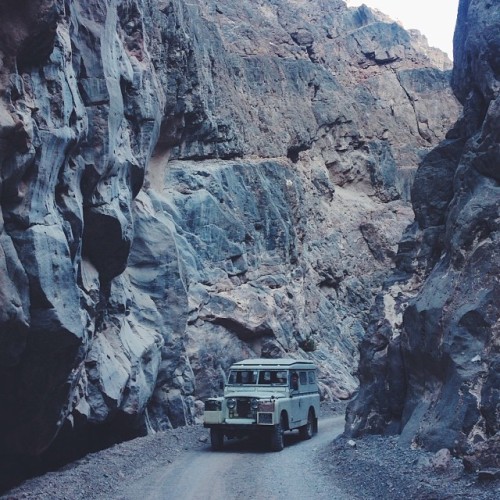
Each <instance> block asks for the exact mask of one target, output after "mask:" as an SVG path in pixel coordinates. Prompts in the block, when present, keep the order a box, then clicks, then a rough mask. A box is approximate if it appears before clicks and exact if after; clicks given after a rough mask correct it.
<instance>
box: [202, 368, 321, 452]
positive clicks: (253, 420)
mask: <svg viewBox="0 0 500 500" xmlns="http://www.w3.org/2000/svg"><path fill="white" fill-rule="evenodd" d="M318 415H319V391H318V385H317V382H316V366H315V365H314V364H313V363H311V362H310V361H306V360H294V359H248V360H245V361H240V362H238V363H235V364H234V365H233V366H231V368H230V371H229V377H228V381H227V384H226V386H225V388H224V396H223V397H219V398H210V399H208V400H207V401H206V402H205V413H204V426H205V427H208V428H209V429H210V439H211V444H212V448H213V449H214V450H220V449H221V448H222V447H223V444H224V437H227V438H228V439H232V438H241V437H244V436H248V435H250V434H260V435H262V434H267V437H268V439H269V442H270V445H271V449H272V450H274V451H280V450H282V449H283V446H284V444H283V433H284V432H285V431H289V430H290V431H291V430H293V429H299V432H300V435H301V437H302V438H303V439H310V438H311V437H312V436H313V434H315V433H316V432H317V431H318Z"/></svg>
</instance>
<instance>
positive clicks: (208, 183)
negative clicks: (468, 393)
mask: <svg viewBox="0 0 500 500" xmlns="http://www.w3.org/2000/svg"><path fill="white" fill-rule="evenodd" d="M0 18H1V19H2V22H1V25H0V61H1V62H0V82H1V85H0V162H1V171H0V172H1V176H0V193H1V194H0V197H1V198H0V205H1V211H0V271H1V274H0V351H1V352H0V394H1V396H2V405H1V407H0V449H1V450H2V453H4V454H9V453H18V454H21V455H39V454H40V453H42V452H43V451H44V450H46V449H47V448H49V447H50V446H51V445H52V443H53V441H54V439H55V438H56V436H57V435H58V433H59V436H60V440H59V441H60V442H58V441H57V440H56V442H55V443H54V444H53V445H52V446H53V447H55V448H56V449H61V448H65V449H70V448H71V446H70V445H69V443H71V439H72V436H77V437H79V439H80V441H79V443H80V445H81V443H82V442H85V436H87V435H91V436H94V437H95V436H97V437H96V439H97V441H99V440H100V441H99V442H101V441H102V442H103V443H104V442H106V443H107V442H112V440H113V439H120V438H122V437H123V436H131V435H134V434H137V433H140V432H145V431H146V430H147V428H158V429H164V428H169V427H172V426H177V425H183V424H186V423H190V422H192V421H193V420H194V419H196V418H197V416H198V413H199V409H200V407H201V404H200V399H203V398H205V397H207V396H209V395H212V394H215V393H217V392H218V391H220V384H221V383H223V381H224V376H225V375H224V373H225V370H226V369H227V368H228V366H229V365H230V363H231V362H232V361H234V360H237V359H240V358H242V357H248V356H255V355H262V356H281V355H290V356H298V357H310V358H312V359H314V360H315V361H316V362H317V363H318V365H319V366H320V382H321V391H322V395H323V397H325V398H329V399H338V398H347V397H349V396H350V395H351V394H352V393H353V391H354V390H355V388H356V385H357V379H356V376H355V366H356V363H357V357H358V355H357V348H356V346H357V343H358V342H359V340H360V339H361V338H363V336H364V334H365V331H366V329H367V328H368V326H369V317H368V313H369V310H370V308H371V307H372V306H373V303H374V297H375V295H376V293H377V292H378V291H379V289H380V287H381V284H382V282H383V279H384V278H385V276H386V275H387V272H388V269H389V268H390V267H391V266H393V265H394V259H395V258H396V257H395V256H396V250H397V242H398V241H399V239H400V237H401V234H402V232H403V229H404V228H405V227H406V225H407V224H408V223H409V221H410V220H411V219H412V212H411V209H410V208H409V206H408V202H407V201H408V198H409V193H410V186H411V183H412V179H413V176H414V173H415V170H416V167H417V164H418V162H419V161H420V159H421V157H422V156H423V155H424V154H425V153H426V152H427V151H429V150H430V149H431V148H432V147H433V146H435V145H436V144H437V143H438V142H439V141H441V140H442V139H443V138H444V134H445V132H446V130H448V129H449V127H450V126H451V124H452V123H453V122H454V121H455V120H456V118H457V116H458V113H459V109H460V105H459V104H458V102H457V101H456V99H455V98H454V97H453V95H452V93H451V90H450V87H449V78H450V72H449V71H442V70H443V69H446V68H445V66H446V64H449V62H448V63H446V60H445V58H444V57H443V56H442V54H441V55H440V54H439V53H438V52H436V51H432V50H430V49H428V47H427V48H426V47H425V43H424V42H423V40H422V38H421V36H419V35H418V34H417V33H407V32H405V31H404V30H403V29H402V28H401V27H400V26H399V25H397V24H395V23H393V22H392V21H390V20H388V19H387V18H385V17H384V16H383V15H381V14H376V13H374V12H372V11H370V10H369V9H367V8H366V7H360V8H357V9H347V8H346V7H345V4H344V3H343V2H341V1H337V0H335V1H323V0H315V1H312V2H303V1H285V0H278V1H272V2H270V1H259V2H246V3H243V5H241V3H239V4H237V3H235V2H233V1H232V0H231V1H230V0H219V1H217V2H215V1H212V0H208V1H190V2H187V1H184V0H172V1H153V0H145V1H141V2H138V1H135V0H131V1H127V2H125V1H121V0H114V1H112V2H101V1H98V0H89V1H86V2H63V1H62V0H46V1H43V2H40V1H36V0H32V1H28V2H13V1H8V2H4V3H3V4H2V6H1V7H0ZM464 126H465V125H464ZM491 130H492V131H494V130H495V128H494V127H492V128H491ZM484 161H485V162H486V163H485V167H484V168H486V169H488V168H489V167H488V164H487V161H486V159H485V160H484ZM484 209H485V210H487V207H486V205H485V208H484ZM449 230H450V231H452V230H453V228H452V227H451V226H450V229H449ZM440 234H441V233H440ZM409 245H410V246H411V244H409ZM467 324H468V323H467V322H466V323H465V326H464V328H467ZM96 429H103V431H102V432H101V434H99V431H96ZM99 436H100V437H99ZM103 436H105V437H103ZM94 444H95V443H94ZM77 445H78V443H77V444H75V446H76V447H78V446H79V445H78V446H77ZM84 446H85V444H84Z"/></svg>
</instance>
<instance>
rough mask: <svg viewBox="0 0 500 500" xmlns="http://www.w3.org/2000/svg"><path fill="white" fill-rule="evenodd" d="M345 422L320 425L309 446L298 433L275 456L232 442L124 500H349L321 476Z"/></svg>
mask: <svg viewBox="0 0 500 500" xmlns="http://www.w3.org/2000/svg"><path fill="white" fill-rule="evenodd" d="M343 427H344V418H343V417H342V416H339V417H330V418H327V419H323V420H321V422H320V428H319V432H318V434H316V435H315V436H314V437H313V438H312V439H310V440H308V441H302V440H300V439H299V436H298V433H295V432H293V433H287V434H285V449H284V450H283V451H281V452H274V453H273V452H269V450H268V447H267V446H266V443H263V442H254V441H251V440H240V441H237V440H234V441H226V443H225V447H224V450H223V451H219V452H213V451H211V449H210V447H209V446H207V447H206V448H204V449H202V450H196V451H190V452H188V453H185V454H184V455H183V457H182V459H180V460H178V461H176V462H175V463H174V464H173V466H172V467H169V468H167V469H161V470H158V471H155V472H154V473H153V474H151V475H150V476H148V477H144V478H143V479H142V480H141V481H139V482H137V483H135V484H134V485H133V487H132V488H131V489H128V491H126V492H123V494H122V495H118V498H120V499H127V500H135V499H137V498H141V499H142V500H156V499H158V498H163V499H179V498H182V499H184V500H202V499H204V500H220V499H221V498H228V499H231V498H247V499H252V498H255V499H257V498H259V499H260V498H266V499H269V500H271V499H281V498H316V499H325V500H326V499H332V498H337V499H339V500H340V499H344V498H345V499H347V498H349V495H347V494H344V493H343V492H342V491H341V490H340V489H339V488H337V487H336V486H335V485H334V484H333V483H332V482H331V481H329V480H328V478H327V477H325V476H323V475H321V474H320V475H318V474H317V472H316V470H315V469H316V466H315V454H316V451H317V450H318V448H320V447H324V446H326V445H327V444H328V443H330V442H331V440H332V438H333V437H335V436H337V435H338V434H340V433H341V432H342V431H343Z"/></svg>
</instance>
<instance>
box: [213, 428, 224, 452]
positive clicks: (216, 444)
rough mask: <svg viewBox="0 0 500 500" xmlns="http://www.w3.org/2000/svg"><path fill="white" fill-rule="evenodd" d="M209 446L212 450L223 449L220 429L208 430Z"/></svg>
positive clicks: (222, 437) (222, 434)
mask: <svg viewBox="0 0 500 500" xmlns="http://www.w3.org/2000/svg"><path fill="white" fill-rule="evenodd" d="M210 444H211V445H212V450H214V451H219V450H222V448H223V447H224V433H223V432H222V431H221V430H220V429H214V428H212V429H210Z"/></svg>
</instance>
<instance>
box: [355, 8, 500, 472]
mask: <svg viewBox="0 0 500 500" xmlns="http://www.w3.org/2000/svg"><path fill="white" fill-rule="evenodd" d="M499 29H500V12H499V11H498V9H496V8H495V7H494V2H487V1H475V0H470V1H469V0H462V1H461V2H460V8H459V16H458V21H457V28H456V31H455V39H454V45H455V48H454V53H455V67H454V70H453V78H452V82H453V88H454V91H455V93H456V95H457V96H458V98H459V99H460V100H461V101H462V103H463V104H464V112H463V114H462V116H461V117H460V119H459V120H458V121H457V123H456V124H455V126H454V127H453V128H452V129H451V130H450V132H448V134H447V136H446V140H445V141H443V142H441V144H440V145H439V146H438V147H437V148H436V149H434V150H433V151H432V152H431V153H430V154H429V155H428V156H427V157H426V158H425V159H424V160H423V162H422V164H421V165H420V168H419V170H418V172H417V174H416V177H415V182H414V184H413V188H412V201H413V208H414V211H415V219H416V220H415V223H414V224H413V225H411V226H410V227H409V228H408V230H407V231H406V233H405V236H404V238H403V240H402V242H401V243H400V245H399V251H398V256H397V262H398V268H397V272H396V273H395V274H394V276H393V277H392V278H391V279H390V280H388V282H386V285H385V292H384V293H383V294H382V295H381V296H380V298H379V300H378V303H379V304H380V305H379V307H378V308H377V307H376V308H375V310H374V315H373V316H372V318H373V319H372V320H371V324H370V327H369V335H367V337H366V338H365V339H364V340H363V341H362V350H361V362H360V370H359V371H360V380H361V388H360V393H359V396H358V397H357V399H356V400H355V401H354V402H353V404H351V406H350V409H349V411H348V422H347V425H346V429H347V430H348V431H349V432H350V433H351V434H359V433H363V432H401V439H402V440H403V442H412V441H413V442H414V443H416V444H419V445H423V446H425V447H427V448H430V449H432V450H439V449H441V448H448V449H450V450H452V452H454V453H458V454H462V455H463V454H472V455H474V448H475V446H476V445H477V446H478V450H479V449H480V450H481V454H482V455H484V456H488V457H490V458H489V459H488V460H486V461H485V464H484V465H485V466H487V467H497V468H498V467H500V463H499V462H498V457H500V449H499V448H498V432H499V425H500V421H499V418H498V415H499V409H500V393H499V379H498V373H499V366H500V352H499V338H500V337H499V309H500V288H499V286H500V283H499V276H500V274H499V271H500V254H499V238H500V233H499V225H498V221H499V220H500V219H499V206H500V205H499V199H500V189H499V184H498V183H499V168H498V160H499V158H500V143H499V138H500V136H499V130H500V111H499V110H500V107H499V105H500V100H499V99H500V98H499V89H500V86H499V80H498V77H499V66H498V53H499V45H498V44H499V43H500V41H499V38H498V33H499ZM382 304H385V305H386V307H385V308H384V307H383V306H382ZM387 304H390V306H391V307H390V308H388V307H387ZM388 310H389V311H391V310H392V312H393V317H394V312H397V313H398V315H397V316H396V317H398V321H391V318H390V317H389V315H388V314H387V312H388ZM403 311H404V312H403ZM401 316H402V323H401V322H400V321H401ZM488 444H490V445H491V446H490V448H488ZM485 449H489V450H490V452H489V454H488V453H484V450H485ZM478 453H479V452H478ZM491 456H496V463H493V462H495V461H493V462H492V461H491ZM468 460H469V462H468V463H475V464H476V466H477V467H479V463H480V460H479V459H477V460H476V459H474V458H469V459H468ZM486 462H487V463H486Z"/></svg>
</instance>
